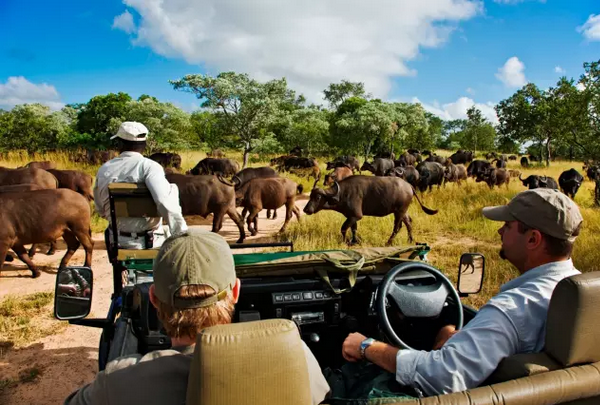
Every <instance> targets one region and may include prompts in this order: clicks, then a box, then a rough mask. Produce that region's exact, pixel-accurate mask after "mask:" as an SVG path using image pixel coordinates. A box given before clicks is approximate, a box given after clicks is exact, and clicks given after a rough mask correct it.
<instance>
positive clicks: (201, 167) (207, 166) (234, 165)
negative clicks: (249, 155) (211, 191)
mask: <svg viewBox="0 0 600 405" xmlns="http://www.w3.org/2000/svg"><path fill="white" fill-rule="evenodd" d="M239 171H240V165H239V164H238V162H236V161H235V160H231V159H218V158H204V159H202V160H201V161H199V162H198V164H196V166H194V167H193V168H192V170H190V174H193V175H195V176H198V175H211V174H214V175H221V176H233V175H234V174H236V173H237V172H239Z"/></svg>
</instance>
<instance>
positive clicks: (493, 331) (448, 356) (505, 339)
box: [396, 260, 580, 396]
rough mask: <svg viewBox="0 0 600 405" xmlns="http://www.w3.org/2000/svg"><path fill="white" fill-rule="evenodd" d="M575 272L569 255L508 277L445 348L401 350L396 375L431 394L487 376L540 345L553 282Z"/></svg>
mask: <svg viewBox="0 0 600 405" xmlns="http://www.w3.org/2000/svg"><path fill="white" fill-rule="evenodd" d="M576 274H580V272H579V271H578V270H577V269H575V267H573V262H572V261H571V260H566V261H559V262H553V263H547V264H544V265H542V266H539V267H536V268H533V269H531V270H529V271H527V272H525V273H524V274H522V275H521V276H519V277H517V278H516V279H514V280H511V281H509V282H508V283H506V284H504V285H503V286H502V287H501V288H500V293H499V294H498V295H496V296H495V297H493V298H491V299H490V300H489V301H488V303H487V304H486V305H484V306H483V307H482V308H481V310H480V311H479V312H478V313H477V315H476V316H475V317H474V318H473V319H472V320H471V321H470V322H469V323H468V324H467V325H465V327H464V328H463V329H462V330H461V331H460V332H458V333H456V334H455V335H454V336H452V337H451V338H450V339H448V341H447V342H446V343H445V344H444V346H443V347H442V348H441V349H440V350H434V351H430V352H427V351H419V350H400V351H398V354H397V356H396V380H398V382H399V383H400V384H403V385H408V386H411V387H415V388H417V389H420V390H421V391H422V392H423V393H424V394H425V395H427V396H431V395H440V394H448V393H451V392H458V391H464V390H466V389H469V388H475V387H477V386H479V385H480V384H481V383H482V382H484V381H485V379H486V378H487V377H489V376H490V375H491V374H492V372H493V371H494V370H495V369H496V368H497V367H498V364H500V361H501V360H502V359H504V358H505V357H508V356H511V355H513V354H518V353H536V352H539V351H541V350H542V348H543V347H544V341H545V335H546V318H547V315H548V306H549V304H550V298H551V297H552V292H553V291H554V287H556V284H558V282H559V281H560V280H562V279H563V278H566V277H570V276H574V275H576Z"/></svg>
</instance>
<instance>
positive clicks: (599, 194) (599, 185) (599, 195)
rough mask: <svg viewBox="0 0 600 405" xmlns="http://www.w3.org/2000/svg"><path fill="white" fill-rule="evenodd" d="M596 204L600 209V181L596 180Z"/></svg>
mask: <svg viewBox="0 0 600 405" xmlns="http://www.w3.org/2000/svg"><path fill="white" fill-rule="evenodd" d="M594 204H595V205H596V206H597V207H600V180H598V179H597V180H596V188H595V189H594Z"/></svg>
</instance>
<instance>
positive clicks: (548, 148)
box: [546, 138, 551, 167]
mask: <svg viewBox="0 0 600 405" xmlns="http://www.w3.org/2000/svg"><path fill="white" fill-rule="evenodd" d="M550 141H551V139H550V138H548V140H547V141H546V167H550Z"/></svg>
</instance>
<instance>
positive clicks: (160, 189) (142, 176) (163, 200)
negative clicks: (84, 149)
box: [94, 152, 187, 248]
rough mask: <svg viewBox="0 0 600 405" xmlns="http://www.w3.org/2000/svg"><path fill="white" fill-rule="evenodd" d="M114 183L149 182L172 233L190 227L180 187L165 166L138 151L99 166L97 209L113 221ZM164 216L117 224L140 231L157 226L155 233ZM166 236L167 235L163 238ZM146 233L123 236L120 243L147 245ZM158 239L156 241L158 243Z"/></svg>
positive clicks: (160, 211)
mask: <svg viewBox="0 0 600 405" xmlns="http://www.w3.org/2000/svg"><path fill="white" fill-rule="evenodd" d="M110 183H145V184H146V187H148V190H150V194H152V198H153V199H154V202H155V203H156V207H157V209H158V212H159V213H160V214H161V215H162V216H163V217H164V218H166V219H167V223H168V224H169V228H170V232H171V234H172V235H175V234H178V233H181V232H184V231H186V230H187V225H186V223H185V219H184V218H183V215H182V214H181V206H180V205H179V189H178V188H177V186H176V185H175V184H171V183H169V182H168V181H167V179H166V178H165V172H164V169H163V167H162V166H161V165H160V164H158V163H157V162H155V161H153V160H150V159H148V158H145V157H144V156H142V155H141V154H140V153H137V152H123V153H121V154H120V155H119V156H118V157H116V158H114V159H112V160H109V161H108V162H106V163H105V164H103V165H102V167H100V169H98V173H97V174H96V185H95V186H94V204H95V206H96V212H98V214H99V215H100V216H101V217H103V218H105V219H107V220H108V221H109V222H110V202H109V196H108V185H109V184H110ZM161 225H162V218H117V228H118V229H119V231H122V232H130V233H140V235H142V234H143V233H144V232H145V231H149V230H153V231H154V234H155V236H156V235H157V234H159V235H163V233H162V227H161ZM161 239H163V238H161ZM142 241H143V236H140V237H137V238H128V237H125V236H119V245H122V246H123V247H125V248H143V246H141V243H142ZM156 246H157V243H156V242H155V243H154V247H156Z"/></svg>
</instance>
